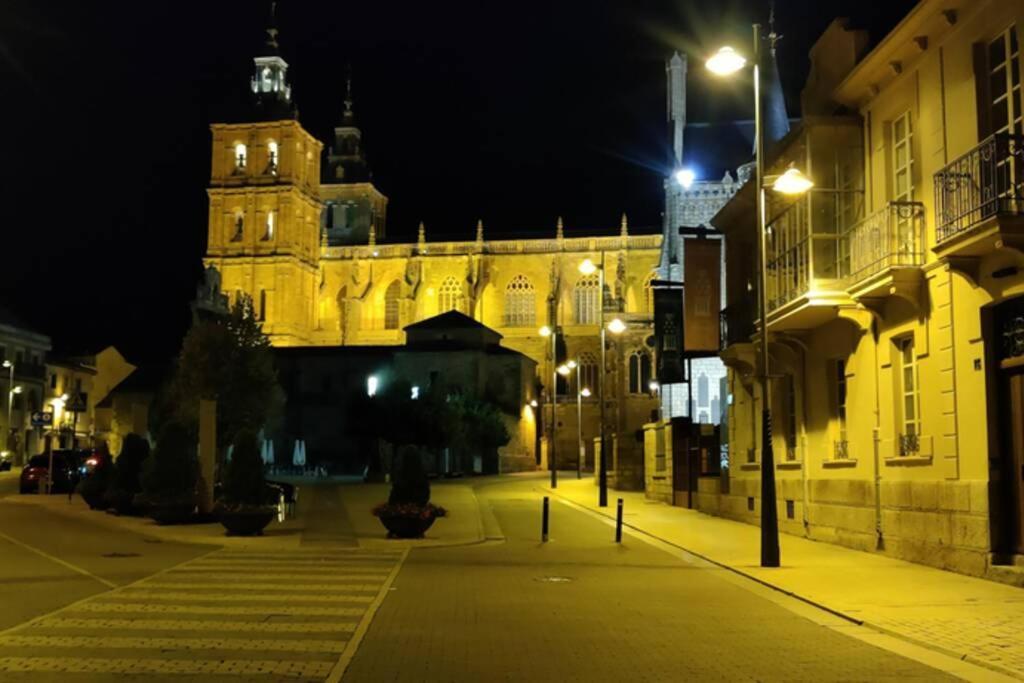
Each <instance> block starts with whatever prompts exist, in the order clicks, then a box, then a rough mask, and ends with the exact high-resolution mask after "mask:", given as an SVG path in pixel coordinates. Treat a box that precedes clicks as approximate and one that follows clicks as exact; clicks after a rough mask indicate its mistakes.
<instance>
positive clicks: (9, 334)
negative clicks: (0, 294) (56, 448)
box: [0, 308, 51, 464]
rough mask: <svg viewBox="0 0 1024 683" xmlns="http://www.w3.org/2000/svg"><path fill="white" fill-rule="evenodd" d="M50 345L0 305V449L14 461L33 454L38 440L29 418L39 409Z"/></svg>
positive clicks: (38, 445)
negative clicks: (0, 427)
mask: <svg viewBox="0 0 1024 683" xmlns="http://www.w3.org/2000/svg"><path fill="white" fill-rule="evenodd" d="M50 348H51V342H50V338H49V337H48V336H47V335H45V334H43V333H41V332H37V331H35V330H33V329H32V327H31V326H30V325H29V324H28V323H26V322H25V321H23V320H22V319H20V318H19V317H18V316H16V315H15V314H14V313H12V312H11V311H8V310H6V309H4V308H0V362H3V363H5V364H7V367H0V382H2V385H3V401H2V404H0V405H2V412H0V423H2V424H3V432H2V433H3V434H4V435H6V440H5V441H4V445H3V452H4V453H6V454H7V457H9V458H12V459H13V461H14V462H15V463H16V464H22V463H24V462H25V458H26V456H27V455H31V454H34V453H36V452H37V450H38V449H39V447H40V444H41V443H42V440H41V439H40V435H39V430H37V429H35V428H33V427H32V425H31V422H30V417H31V414H32V412H33V411H36V410H41V409H42V408H43V395H44V392H45V382H46V365H45V362H46V354H47V353H48V352H49V351H50ZM15 392H17V393H15ZM12 398H13V401H12V400H11V399H12ZM8 416H10V422H8Z"/></svg>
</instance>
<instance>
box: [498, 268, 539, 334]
mask: <svg viewBox="0 0 1024 683" xmlns="http://www.w3.org/2000/svg"><path fill="white" fill-rule="evenodd" d="M536 324H537V296H536V292H535V291H534V289H533V284H532V283H531V282H530V281H529V280H528V279H527V278H526V277H525V276H524V275H516V276H515V277H514V278H512V280H511V281H510V282H509V283H508V285H507V286H506V287H505V326H506V327H533V326H534V325H536Z"/></svg>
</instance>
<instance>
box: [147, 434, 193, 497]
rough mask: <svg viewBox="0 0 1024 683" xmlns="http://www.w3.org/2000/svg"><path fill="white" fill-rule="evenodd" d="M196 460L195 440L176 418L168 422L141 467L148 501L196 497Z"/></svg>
mask: <svg viewBox="0 0 1024 683" xmlns="http://www.w3.org/2000/svg"><path fill="white" fill-rule="evenodd" d="M198 479H199V460H198V458H197V457H196V451H195V442H194V440H193V439H192V437H191V435H190V434H189V433H188V430H187V429H186V428H185V427H184V425H182V424H181V423H179V422H174V421H171V422H167V423H166V424H165V425H164V426H163V428H162V429H161V431H160V436H158V437H157V440H156V448H154V449H153V455H152V456H150V457H149V458H148V459H147V460H146V463H145V465H144V467H143V472H142V490H143V491H144V492H145V494H146V498H147V499H148V500H149V502H150V503H151V504H160V503H188V502H193V503H194V501H195V498H196V484H197V481H198Z"/></svg>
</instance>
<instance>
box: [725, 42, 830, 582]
mask: <svg viewBox="0 0 1024 683" xmlns="http://www.w3.org/2000/svg"><path fill="white" fill-rule="evenodd" d="M753 29H754V65H753V68H754V137H755V141H756V144H757V151H756V164H755V172H754V187H755V188H757V254H758V270H759V271H760V272H759V276H760V285H761V286H760V287H759V291H758V303H759V304H760V308H761V335H760V337H761V338H760V349H759V350H760V357H761V367H760V373H759V377H758V379H759V383H760V385H761V400H762V401H763V402H764V404H763V405H762V407H761V566H762V567H778V566H779V564H780V558H779V519H778V513H777V510H776V508H777V501H776V492H775V454H774V451H773V448H772V438H771V433H772V432H771V425H772V412H771V391H770V388H769V380H768V377H769V374H768V293H767V289H768V266H767V262H766V256H767V253H768V248H767V247H768V245H767V218H766V209H765V188H766V187H768V185H767V182H771V187H772V189H773V190H775V191H776V192H779V193H781V194H787V195H799V194H803V193H805V192H807V191H808V190H810V189H811V187H813V186H814V183H813V182H812V181H811V179H810V178H808V177H807V176H805V175H804V174H802V173H801V172H800V171H799V170H797V169H796V168H793V167H792V166H791V167H790V168H789V169H787V170H786V171H785V172H784V173H782V174H781V175H779V176H777V177H773V178H766V177H765V173H764V147H765V145H764V126H763V122H762V120H761V69H760V67H759V63H760V57H761V25H760V24H754V25H753ZM775 38H776V36H775V35H774V33H773V34H772V35H770V36H769V39H771V40H773V41H774V40H775ZM746 64H747V60H746V58H744V57H743V56H742V55H741V54H739V53H738V52H736V51H735V50H734V49H732V48H731V47H723V48H721V49H720V50H719V51H718V52H716V53H715V54H714V55H712V56H711V57H710V58H708V60H707V62H706V65H707V68H708V71H710V72H711V73H713V74H716V75H718V76H729V75H731V74H734V73H736V72H738V71H739V70H740V69H742V68H743V67H744V66H746Z"/></svg>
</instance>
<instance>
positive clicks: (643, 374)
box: [629, 349, 651, 394]
mask: <svg viewBox="0 0 1024 683" xmlns="http://www.w3.org/2000/svg"><path fill="white" fill-rule="evenodd" d="M650 384H651V357H650V356H648V355H647V352H646V351H644V350H642V349H637V350H636V351H634V352H633V353H632V354H630V356H629V393H631V394H644V393H647V392H648V391H649V389H650Z"/></svg>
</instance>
